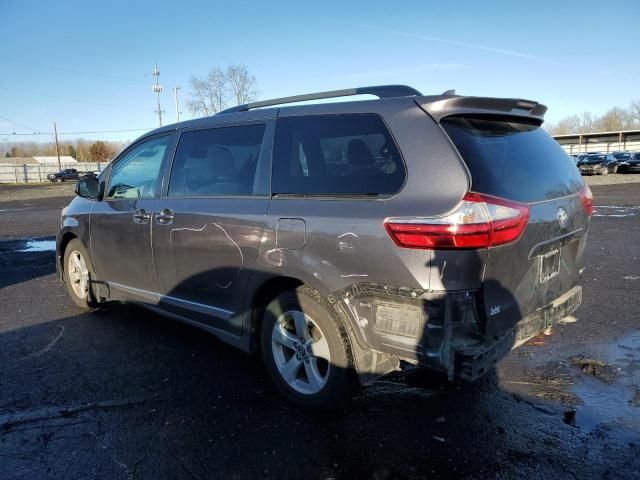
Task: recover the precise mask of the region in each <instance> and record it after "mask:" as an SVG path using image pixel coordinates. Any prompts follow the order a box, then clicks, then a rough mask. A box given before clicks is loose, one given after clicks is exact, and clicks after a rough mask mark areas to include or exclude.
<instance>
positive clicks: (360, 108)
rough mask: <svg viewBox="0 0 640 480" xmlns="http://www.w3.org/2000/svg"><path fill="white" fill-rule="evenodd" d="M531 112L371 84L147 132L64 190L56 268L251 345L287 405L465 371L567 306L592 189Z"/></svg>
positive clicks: (509, 104) (92, 289)
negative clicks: (395, 379) (411, 369)
mask: <svg viewBox="0 0 640 480" xmlns="http://www.w3.org/2000/svg"><path fill="white" fill-rule="evenodd" d="M359 94H368V95H374V96H377V97H379V98H378V99H375V100H364V101H355V102H338V103H321V104H306V105H295V106H285V107H281V105H285V104H288V103H294V102H300V101H303V100H314V99H322V98H330V97H339V96H348V95H359ZM277 106H280V107H277ZM545 111H546V107H545V106H543V105H541V104H539V103H536V102H533V101H528V100H520V99H497V98H481V97H465V96H459V95H456V94H455V93H454V92H451V91H450V92H445V94H442V95H435V96H423V95H422V94H420V93H419V92H418V91H416V90H414V89H412V88H410V87H405V86H380V87H366V88H357V89H350V90H340V91H335V92H322V93H319V94H312V95H302V96H296V97H288V98H281V99H275V100H272V101H263V102H256V103H252V104H246V105H240V106H237V107H234V108H232V109H229V110H226V111H223V112H221V113H219V114H217V115H214V116H212V117H208V118H202V119H197V120H190V121H186V122H181V123H178V124H175V125H169V126H166V127H162V128H159V129H157V130H154V131H152V132H150V133H148V134H146V135H143V136H142V137H140V138H139V139H138V140H136V141H135V142H133V143H132V144H131V145H130V146H129V147H128V148H127V149H125V150H124V151H123V152H122V153H120V154H119V155H118V157H117V158H115V159H114V160H113V161H112V162H111V163H110V165H109V166H108V167H107V168H106V169H105V170H104V171H103V172H102V173H101V175H100V176H99V178H98V179H95V178H84V179H82V180H80V181H79V182H78V185H77V187H76V193H77V194H78V196H77V197H76V198H75V199H74V200H73V201H72V202H71V203H70V205H69V206H67V207H66V208H65V209H64V210H63V212H62V219H61V229H60V232H59V234H58V238H57V268H58V272H59V275H60V277H61V278H62V279H63V280H64V282H65V284H66V286H67V288H68V291H69V295H70V296H71V298H72V299H73V301H74V302H75V303H76V304H78V305H79V306H81V307H85V308H90V307H95V306H97V305H99V304H101V303H103V302H106V301H111V300H119V301H129V302H136V303H139V304H141V305H144V306H145V307H148V308H150V309H152V310H155V311H157V312H160V313H162V314H165V315H169V316H171V317H174V318H176V319H178V320H181V321H184V322H187V323H189V324H191V325H195V326H197V327H200V328H202V329H204V330H206V331H208V332H211V333H213V334H215V335H216V336H218V337H219V338H220V339H222V340H223V341H225V342H227V343H229V344H232V345H234V346H236V347H239V348H240V349H242V350H245V351H247V352H254V351H260V352H261V354H262V358H263V360H264V364H265V366H266V370H267V372H268V373H269V375H270V376H271V378H272V379H273V381H274V382H275V384H276V385H277V386H278V388H279V389H280V390H281V391H282V392H283V393H284V394H285V395H286V396H287V397H288V398H290V399H291V400H293V401H295V402H297V403H298V404H300V405H303V406H306V407H312V408H313V407H315V408H318V407H326V406H331V405H334V404H336V403H337V402H338V401H340V400H342V399H344V398H346V397H348V393H349V391H350V387H351V386H353V385H354V384H357V382H354V380H359V382H360V383H361V384H363V385H367V384H369V383H370V382H372V381H373V380H375V379H376V378H378V377H380V376H381V375H385V374H387V373H389V372H391V371H393V370H397V369H399V368H400V362H401V361H406V362H410V363H413V364H416V365H419V366H424V367H427V368H430V369H434V370H438V371H440V372H443V373H444V374H446V375H447V377H448V378H449V379H450V380H456V379H461V380H468V381H473V380H475V379H477V378H479V377H480V376H482V375H483V374H484V373H486V372H487V371H489V370H490V369H491V368H492V366H493V365H494V364H495V362H496V361H497V360H499V359H500V358H502V357H503V356H504V355H506V354H507V352H509V350H510V349H512V348H514V347H516V346H518V345H520V344H522V343H523V342H526V341H527V340H528V339H530V338H531V337H533V336H535V335H536V334H538V333H539V332H541V331H542V330H545V329H547V328H549V327H551V326H553V325H554V324H556V323H557V322H558V321H559V320H561V319H562V318H563V317H565V316H567V315H569V314H571V313H572V312H573V311H574V310H575V309H576V308H577V307H578V306H579V305H580V303H581V296H582V290H581V287H580V286H578V281H579V277H580V274H581V272H582V270H583V258H584V249H585V242H586V238H587V232H588V229H589V219H590V216H591V213H592V210H593V204H592V196H591V192H590V190H589V188H588V187H587V186H586V185H585V184H584V182H583V180H582V178H581V177H580V174H579V172H578V170H577V169H576V168H575V166H574V164H573V162H572V161H571V159H570V158H569V156H568V155H567V154H566V153H565V152H564V151H563V150H562V148H561V147H560V146H559V145H558V144H557V143H556V142H555V141H554V140H553V139H552V138H551V137H550V136H549V135H548V134H547V133H546V132H545V131H544V129H543V128H542V127H541V124H542V122H543V116H544V113H545Z"/></svg>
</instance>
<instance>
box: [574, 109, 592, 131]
mask: <svg viewBox="0 0 640 480" xmlns="http://www.w3.org/2000/svg"><path fill="white" fill-rule="evenodd" d="M593 123H594V120H593V114H592V113H591V112H582V113H581V114H580V117H579V120H578V133H589V132H592V131H593Z"/></svg>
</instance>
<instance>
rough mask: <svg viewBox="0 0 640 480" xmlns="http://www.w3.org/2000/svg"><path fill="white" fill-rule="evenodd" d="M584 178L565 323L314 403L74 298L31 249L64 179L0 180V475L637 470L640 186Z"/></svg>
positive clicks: (455, 474)
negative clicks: (577, 303) (441, 372)
mask: <svg viewBox="0 0 640 480" xmlns="http://www.w3.org/2000/svg"><path fill="white" fill-rule="evenodd" d="M14 188H17V187H14ZM56 188H57V187H56ZM592 188H593V191H594V194H595V204H596V205H597V207H596V213H595V215H594V217H593V220H592V226H591V233H590V240H589V244H588V249H587V268H586V270H585V272H584V275H583V282H582V283H583V286H584V301H583V305H582V306H581V307H580V309H579V310H578V311H577V313H576V315H575V316H576V319H577V322H575V323H569V324H566V325H563V326H558V327H556V328H555V329H554V331H553V334H552V335H550V336H541V337H537V338H536V339H534V340H533V341H531V342H529V343H528V344H526V345H524V346H523V347H521V348H519V349H517V350H514V351H512V352H511V354H510V355H509V356H508V357H507V358H505V359H504V360H503V361H502V362H500V364H499V365H498V368H497V370H496V371H495V372H494V373H491V374H489V375H487V377H486V378H484V379H482V380H481V381H479V382H477V383H475V384H473V385H448V384H446V383H443V382H442V381H441V380H439V379H437V378H435V377H433V376H432V375H429V374H428V373H426V372H421V371H418V370H412V369H407V370H406V371H405V372H401V373H395V374H392V375H390V376H389V377H387V378H383V379H381V380H380V381H379V382H378V383H376V384H375V385H373V386H372V387H369V388H368V389H364V390H361V391H359V392H357V393H356V395H355V396H354V398H353V399H352V401H351V402H350V403H349V404H348V405H347V406H346V407H345V408H344V409H342V410H339V411H335V412H331V413H324V414H310V413H306V412H303V411H301V410H298V409H297V408H295V407H292V406H291V405H289V404H288V403H287V402H286V401H284V399H283V398H282V397H281V396H280V395H279V394H278V393H277V392H276V391H275V389H274V388H273V387H272V386H271V384H270V383H269V381H268V379H267V377H266V374H265V372H264V371H263V368H262V366H261V364H260V361H259V357H257V356H249V355H246V354H243V353H241V352H239V351H237V350H234V349H233V348H231V347H228V346H226V345H224V344H222V343H221V342H219V341H218V340H216V339H215V338H213V337H211V336H210V335H208V334H206V333H203V332H202V331H199V330H197V329H195V328H192V327H189V326H186V325H183V324H180V323H177V322H174V321H172V320H169V319H165V318H163V317H161V316H159V315H156V314H153V313H150V312H147V311H145V310H143V309H141V308H138V307H135V306H130V305H119V304H116V305H109V306H107V307H103V308H100V309H97V310H95V311H91V312H82V311H80V310H78V309H77V308H76V307H75V306H74V305H73V304H72V303H71V301H70V300H69V299H68V297H67V294H66V291H65V288H64V285H63V284H61V283H60V282H59V281H58V280H57V278H56V277H55V274H54V254H53V252H51V251H48V250H46V245H47V244H46V243H39V241H40V240H42V241H45V242H46V241H47V240H50V239H51V236H52V235H55V233H56V229H57V225H58V217H59V211H60V209H61V208H62V207H63V206H64V205H65V204H66V203H67V202H68V200H69V197H68V195H70V194H71V192H70V188H69V187H68V186H66V185H64V186H60V189H59V190H51V191H49V192H48V193H47V194H46V195H42V194H41V192H40V190H38V188H37V187H34V189H33V190H32V191H31V192H29V191H27V192H26V193H25V192H24V191H22V190H13V191H11V192H9V193H10V194H9V195H7V194H6V192H3V191H0V478H2V479H29V480H31V479H39V478H64V479H76V478H78V479H79V478H108V479H119V478H122V479H129V478H132V479H137V478H140V479H165V478H166V479H168V478H185V479H206V478H240V479H244V478H247V479H254V478H375V479H386V478H414V479H420V478H425V479H426V478H429V479H432V478H501V479H502V478H550V479H556V478H581V479H582V478H616V479H618V478H622V479H625V478H628V479H637V478H640V320H639V316H640V185H639V184H624V185H608V186H594V187H592ZM27 190H28V189H27ZM34 239H35V243H29V241H30V240H32V241H33V240H34ZM40 247H42V248H45V250H44V251H38V248H40Z"/></svg>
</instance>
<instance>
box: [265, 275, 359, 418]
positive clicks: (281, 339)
mask: <svg viewBox="0 0 640 480" xmlns="http://www.w3.org/2000/svg"><path fill="white" fill-rule="evenodd" d="M301 327H302V328H301ZM301 338H303V339H305V341H304V343H303V342H301V341H300V339H301ZM260 343H261V350H262V359H263V362H264V365H265V368H266V370H267V373H268V374H269V377H270V378H271V380H272V381H273V383H274V384H275V385H276V387H277V388H278V389H279V390H280V391H281V392H282V393H283V394H284V395H285V397H287V398H288V399H289V400H291V401H292V402H294V403H295V404H297V405H298V406H300V407H302V408H305V409H310V410H325V409H330V408H334V407H336V406H339V405H340V404H341V403H343V402H344V401H345V400H346V399H347V398H348V397H349V394H350V393H351V390H352V387H353V386H354V385H355V382H354V381H353V380H354V378H353V377H354V376H353V368H352V364H353V363H352V357H351V348H350V346H349V340H348V335H347V333H346V331H345V330H344V327H343V326H342V325H341V323H340V322H339V320H338V319H337V318H336V314H335V312H334V310H333V308H332V307H331V305H329V304H328V303H327V302H326V300H324V299H323V298H322V297H321V296H320V295H319V294H317V293H316V292H315V291H314V290H313V289H311V288H309V287H307V286H302V287H298V288H297V289H295V290H287V291H285V292H283V293H281V294H280V295H278V296H277V297H275V298H274V299H273V300H272V301H271V302H270V303H269V305H268V306H267V308H266V309H265V312H264V315H263V318H262V325H261V332H260ZM305 346H306V347H307V348H304V347H305Z"/></svg>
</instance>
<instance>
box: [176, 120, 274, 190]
mask: <svg viewBox="0 0 640 480" xmlns="http://www.w3.org/2000/svg"><path fill="white" fill-rule="evenodd" d="M264 129H265V126H264V125H243V126H236V127H220V128H212V129H207V130H196V131H191V132H184V133H183V134H182V135H181V136H180V142H179V143H178V148H177V150H176V156H175V160H174V163H173V168H172V171H171V179H170V181H169V196H191V195H197V196H199V195H204V196H207V195H252V194H253V181H254V178H255V175H256V166H257V164H258V156H259V154H260V147H261V145H262V137H263V136H264Z"/></svg>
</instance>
